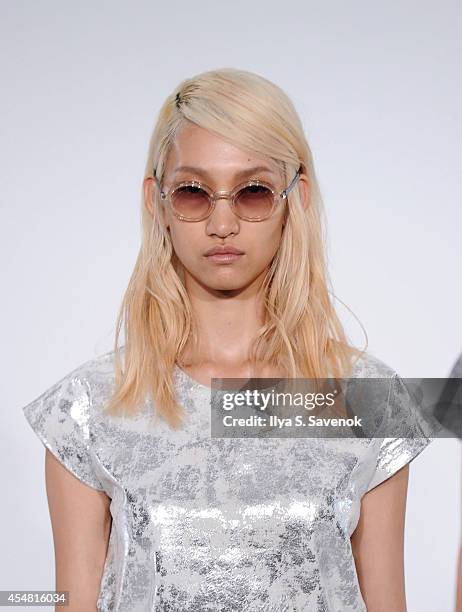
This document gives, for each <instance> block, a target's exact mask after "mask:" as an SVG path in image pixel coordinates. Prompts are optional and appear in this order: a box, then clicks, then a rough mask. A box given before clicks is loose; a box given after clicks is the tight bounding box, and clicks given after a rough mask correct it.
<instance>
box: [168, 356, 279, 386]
mask: <svg viewBox="0 0 462 612" xmlns="http://www.w3.org/2000/svg"><path fill="white" fill-rule="evenodd" d="M174 367H175V369H176V370H177V372H179V374H180V375H182V376H183V377H184V378H185V379H186V380H187V381H188V382H189V383H190V384H191V385H192V386H193V387H196V388H199V389H202V390H205V391H207V392H209V393H210V392H211V391H215V392H217V391H233V390H232V389H214V388H213V387H209V386H208V385H204V384H203V383H200V382H199V381H197V380H196V379H195V378H193V377H192V376H191V375H190V374H188V373H187V372H186V370H183V368H181V367H180V366H179V365H178V364H177V363H175V365H174ZM271 388H272V386H271V387H262V388H261V389H260V391H267V390H268V389H271ZM234 391H236V390H235V389H234Z"/></svg>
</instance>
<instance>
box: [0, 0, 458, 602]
mask: <svg viewBox="0 0 462 612" xmlns="http://www.w3.org/2000/svg"><path fill="white" fill-rule="evenodd" d="M0 7H1V8H0V11H1V15H0V17H1V19H0V23H1V26H0V28H1V31H0V39H1V45H2V52H1V54H0V62H1V68H2V85H3V87H2V95H1V97H0V111H1V112H0V122H1V126H2V138H1V144H0V168H1V173H0V176H1V213H2V215H1V219H2V223H1V226H2V233H3V237H2V240H1V242H0V249H1V251H2V252H1V257H2V264H3V265H2V268H3V274H2V278H3V283H2V285H3V292H2V293H3V299H2V302H1V308H2V320H3V322H4V331H3V338H4V340H3V346H4V351H3V353H2V355H1V374H2V379H3V382H2V396H3V397H2V399H3V409H2V413H1V414H2V423H1V428H0V430H1V434H0V435H1V461H0V470H1V477H2V482H3V491H4V495H3V496H2V499H3V502H2V504H1V506H0V513H1V516H0V521H1V524H2V526H3V529H2V531H3V533H2V544H3V546H2V553H1V560H0V589H3V590H6V589H52V588H54V586H53V575H54V564H53V545H52V535H51V528H50V523H49V515H48V507H47V502H46V496H45V488H44V479H43V478H44V461H43V458H44V449H43V447H42V446H41V444H40V442H39V440H38V439H37V438H36V437H35V435H34V434H33V432H32V430H31V429H30V427H29V425H28V424H27V423H26V421H25V419H24V417H23V414H22V412H21V407H22V406H24V405H25V404H26V403H28V402H29V401H31V400H32V399H34V398H35V397H37V395H38V394H39V393H41V392H42V391H44V390H45V389H46V388H48V387H49V386H51V385H52V384H53V383H54V382H56V381H57V380H58V379H60V378H61V377H62V376H64V374H66V373H68V372H69V371H70V370H71V369H73V368H74V367H76V366H77V365H79V364H80V363H83V362H84V361H86V360H87V359H89V358H91V357H93V356H95V355H97V354H100V353H101V352H103V351H106V350H109V349H110V348H112V337H113V333H114V322H115V317H116V314H117V311H118V308H119V305H120V301H121V298H122V293H123V291H124V289H125V287H126V284H127V282H128V278H129V275H130V273H131V270H132V268H133V266H134V263H135V258H136V254H137V250H138V246H139V240H140V195H141V181H142V178H143V170H144V164H145V157H146V153H147V148H148V138H149V135H150V132H151V129H152V127H153V125H154V121H155V119H156V114H157V112H158V110H159V107H160V105H161V104H162V103H163V101H164V99H165V97H166V96H167V95H168V94H169V93H170V92H171V91H172V89H173V87H175V85H176V84H177V83H178V82H179V81H180V80H182V79H183V78H185V77H188V76H191V75H193V74H196V73H198V72H202V71H203V70H208V69H212V68H219V67H222V66H233V67H240V68H244V69H247V70H252V71H254V72H257V73H259V74H261V75H262V76H265V77H267V78H269V79H270V80H273V81H274V82H275V83H277V84H278V85H280V86H281V87H282V88H283V89H284V90H285V91H286V92H287V93H288V94H289V95H290V96H291V97H292V99H293V101H294V103H295V105H296V107H297V109H298V111H299V113H300V115H301V117H302V121H303V124H304V126H305V129H306V133H307V136H308V139H309V143H310V145H311V148H312V151H313V154H314V159H315V167H316V168H317V172H318V178H319V181H320V184H321V189H322V193H323V196H324V200H325V206H326V210H327V219H328V238H329V241H328V256H329V265H330V271H331V276H332V279H333V283H334V289H335V293H336V295H337V296H338V297H339V298H340V299H341V300H342V301H343V302H345V303H346V304H347V305H348V307H349V308H351V309H352V310H353V312H354V313H355V315H356V316H357V317H359V319H360V320H361V322H362V324H363V325H364V326H365V328H366V330H367V333H368V336H369V350H370V351H371V352H373V353H374V354H376V355H377V356H378V357H380V358H381V359H382V360H384V361H385V362H387V363H388V364H389V365H391V366H392V367H394V368H395V369H396V370H397V371H398V372H399V373H400V374H401V375H402V376H409V377H444V376H446V375H448V373H449V371H450V369H451V367H452V364H453V362H454V360H455V359H456V357H457V355H458V353H459V352H460V351H461V350H462V329H461V312H460V304H461V297H462V296H461V291H462V290H461V284H460V269H461V266H460V263H459V262H460V227H461V221H462V215H461V208H460V207H461V201H462V188H461V182H460V166H461V155H460V143H461V139H462V129H461V127H462V124H461V118H460V109H461V107H462V95H461V87H462V78H461V71H460V65H461V59H462V58H461V55H462V54H461V46H462V44H461V36H460V31H461V18H462V8H461V5H460V3H459V4H458V3H456V2H455V1H454V2H449V1H448V0H442V1H441V2H439V3H438V4H436V3H434V2H433V3H429V2H422V1H418V2H417V1H415V2H410V1H409V0H399V1H398V0H393V1H390V2H386V3H378V2H375V3H371V2H366V1H364V0H362V1H357V2H354V1H350V2H348V3H347V2H340V1H338V2H322V3H320V2H313V1H307V0H304V1H300V2H294V1H292V0H286V1H285V2H274V1H272V0H271V1H268V0H266V1H264V2H263V1H255V2H252V3H249V2H244V1H242V0H235V1H234V2H233V3H227V2H215V3H212V2H203V1H195V2H178V1H170V2H168V3H166V4H165V6H164V5H163V4H161V3H160V2H159V3H154V2H152V1H151V2H148V1H132V2H130V3H128V2H121V1H114V0H111V1H109V0H99V1H98V2H89V1H88V0H86V1H83V0H81V1H80V2H74V3H70V2H66V3H64V2H60V1H58V0H56V1H50V0H42V1H41V2H33V1H29V2H27V1H20V0H15V2H8V0H3V1H1V2H0ZM338 308H339V314H340V315H341V317H342V319H343V320H344V322H345V324H346V326H347V329H348V331H349V333H350V336H351V338H352V339H353V340H354V341H355V342H356V343H357V344H359V345H361V344H362V342H363V337H362V334H361V330H360V328H359V326H358V324H357V323H356V321H355V320H354V318H353V317H352V316H351V314H349V313H348V310H346V309H345V308H344V307H343V306H342V305H341V304H340V303H339V306H338ZM460 456H461V445H460V442H459V441H457V440H438V441H436V442H433V444H432V445H430V447H429V448H428V449H426V450H425V451H424V452H423V454H422V455H421V456H419V457H418V458H417V459H416V460H415V462H413V463H412V465H411V475H410V485H409V498H408V509H407V516H406V590H407V597H408V611H409V612H434V611H435V610H438V611H448V612H449V611H451V610H452V606H453V599H454V588H455V569H456V553H457V545H458V539H459V532H460V527H459V519H460V516H461V508H460V500H459V498H460V494H459V491H460V481H461V463H460ZM15 609H18V608H15Z"/></svg>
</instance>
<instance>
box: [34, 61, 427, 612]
mask: <svg viewBox="0 0 462 612" xmlns="http://www.w3.org/2000/svg"><path fill="white" fill-rule="evenodd" d="M142 195H143V197H142V199H143V206H142V222H143V239H142V245H141V249H140V253H139V256H138V260H137V262H136V266H135V269H134V272H133V275H132V278H131V280H130V283H129V286H128V289H127V292H126V295H125V297H124V300H123V304H122V308H121V312H120V315H119V318H118V323H117V332H116V338H115V347H114V350H113V351H111V352H109V353H107V354H105V355H102V356H99V357H97V358H96V359H93V360H91V361H89V362H87V363H85V364H82V365H81V366H79V367H78V368H77V369H76V370H74V371H73V372H71V373H69V374H68V375H67V376H65V377H64V378H63V379H62V380H61V381H59V382H58V383H56V384H55V385H54V386H53V387H51V388H50V389H48V391H46V392H45V393H44V394H42V395H41V396H40V397H39V398H37V399H36V400H34V402H32V403H31V404H29V405H28V406H26V407H25V408H24V412H25V415H26V417H27V419H28V421H29V422H30V424H31V426H32V427H33V428H34V430H35V431H36V433H37V434H38V435H39V436H40V438H41V439H42V441H43V442H44V444H45V445H46V446H47V453H46V478H47V491H48V499H49V505H50V513H51V519H52V525H53V533H54V541H55V551H56V571H57V577H56V581H57V585H56V588H57V589H60V590H69V591H70V607H69V610H83V609H85V610H92V609H95V606H96V607H97V609H98V610H100V611H106V610H118V611H123V612H129V611H135V610H137V611H138V610H139V611H141V610H143V611H144V610H146V611H147V610H165V611H166V610H169V611H177V610H178V611H179V610H182V611H185V610H186V611H192V610H194V611H195V612H199V611H201V610H204V611H205V610H223V611H224V610H226V611H228V610H229V611H235V610H242V611H244V610H245V611H251V610H255V611H256V610H271V611H282V610H284V611H285V610H287V611H289V610H290V611H293V610H304V611H305V610H310V611H321V610H322V611H327V610H332V611H334V610H335V611H339V610H342V612H346V611H349V610H355V611H359V610H366V607H367V610H370V611H372V612H374V611H379V610H380V611H381V610H387V612H398V611H400V612H401V611H404V610H405V605H406V604H405V589H404V572H403V530H404V517H405V505H406V492H407V483H408V469H409V468H408V464H409V462H410V461H411V460H412V459H413V458H414V457H415V456H417V455H418V454H419V453H420V452H421V450H423V448H424V447H425V446H426V445H427V444H428V443H429V442H430V438H429V437H428V436H426V434H425V433H424V431H423V430H420V431H421V437H420V438H415V439H407V438H398V439H388V438H367V439H365V438H360V439H354V438H351V439H346V440H337V439H332V438H330V439H327V438H324V439H323V438H320V439H315V438H302V439H300V438H299V439H280V438H279V439H278V438H273V439H266V440H256V439H242V438H233V439H224V438H215V437H211V435H210V418H211V412H210V392H211V382H212V378H245V379H247V378H249V377H252V378H253V377H261V378H271V377H287V378H296V377H299V378H300V377H301V378H323V377H326V378H327V377H331V376H332V377H342V376H343V377H348V376H351V377H380V378H388V379H389V381H388V383H389V385H390V400H389V405H388V404H387V406H386V408H387V409H388V408H390V410H391V409H393V410H394V411H396V410H401V411H403V414H404V411H406V410H407V409H408V402H409V400H410V397H409V396H408V395H406V393H405V388H404V386H403V384H402V381H401V379H400V377H399V376H398V375H397V374H396V373H395V372H394V371H393V369H392V368H390V367H389V366H387V365H385V364H384V363H383V362H382V361H380V360H379V359H377V358H375V357H373V356H372V355H370V354H367V353H366V352H365V351H362V352H361V351H359V350H358V349H355V348H354V347H352V346H350V345H349V343H348V341H347V339H346V336H345V333H344V331H343V329H342V326H341V324H340V321H339V319H338V318H337V316H336V313H335V310H334V308H333V305H332V303H331V298H330V292H329V290H328V280H327V271H326V265H325V254H324V250H323V249H324V247H323V235H322V225H321V214H322V208H321V198H320V194H319V190H318V184H317V181H316V177H315V172H314V168H313V161H312V157H311V152H310V149H309V146H308V143H307V141H306V138H305V136H304V133H303V128H302V125H301V122H300V119H299V117H298V115H297V113H296V111H295V109H294V107H293V105H292V103H291V101H290V100H289V99H288V97H287V96H286V95H285V94H284V93H283V91H281V89H279V88H278V87H277V86H276V85H274V84H273V83H271V82H269V81H268V80H266V79H264V78H262V77H260V76H257V75H255V74H252V73H250V72H246V71H243V70H235V69H221V70H214V71H210V72H205V73H203V74H200V75H197V76H195V77H193V78H191V79H187V80H185V81H183V82H182V83H181V84H180V85H179V87H178V88H176V89H175V91H174V93H173V94H172V95H170V96H169V97H168V98H167V100H166V102H165V103H164V105H163V107H162V109H161V111H160V114H159V117H158V120H157V124H156V126H155V129H154V132H153V135H152V139H151V144H150V150H149V155H148V161H147V165H146V172H145V179H144V182H143V194H142ZM230 250H232V252H233V253H234V255H232V256H231V255H230V254H229V253H228V255H226V254H225V251H226V252H228V251H230ZM216 251H218V254H216ZM214 252H215V254H213V253H214ZM220 252H221V254H220ZM122 323H124V332H125V342H124V345H123V347H119V343H118V338H119V334H120V330H121V327H122ZM153 415H154V418H153ZM63 466H64V467H63ZM75 477H76V478H75ZM378 485H380V486H378Z"/></svg>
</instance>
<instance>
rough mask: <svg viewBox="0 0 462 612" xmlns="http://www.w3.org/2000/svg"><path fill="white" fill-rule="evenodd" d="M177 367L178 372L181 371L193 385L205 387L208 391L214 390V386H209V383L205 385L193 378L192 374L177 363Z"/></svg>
mask: <svg viewBox="0 0 462 612" xmlns="http://www.w3.org/2000/svg"><path fill="white" fill-rule="evenodd" d="M175 369H176V370H177V372H179V374H180V375H182V376H183V377H184V378H186V380H187V381H188V382H189V383H190V384H191V385H192V386H193V387H198V388H200V389H205V390H206V391H212V387H209V386H208V385H204V384H202V383H200V382H199V381H197V380H196V379H195V378H192V376H190V375H189V374H188V373H187V372H186V370H183V368H180V366H179V365H178V364H177V363H175Z"/></svg>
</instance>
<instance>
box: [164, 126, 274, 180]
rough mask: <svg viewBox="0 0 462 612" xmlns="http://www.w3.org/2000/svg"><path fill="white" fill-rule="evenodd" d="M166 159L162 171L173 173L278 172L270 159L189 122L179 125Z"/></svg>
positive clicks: (240, 174) (243, 174)
mask: <svg viewBox="0 0 462 612" xmlns="http://www.w3.org/2000/svg"><path fill="white" fill-rule="evenodd" d="M166 161H167V163H166V168H165V174H166V175H168V176H172V177H176V176H179V175H181V174H183V175H184V174H192V173H194V174H202V175H203V176H204V177H212V176H215V177H218V178H225V177H230V176H233V177H235V178H243V179H245V178H246V177H247V175H248V172H249V171H250V170H252V169H254V171H255V172H257V173H258V174H262V175H263V174H264V175H265V176H266V177H267V178H273V179H274V178H279V177H280V176H281V171H280V168H279V166H278V164H277V163H276V162H275V161H274V160H273V159H271V158H269V157H262V156H259V155H255V154H254V153H250V152H248V151H245V150H243V149H241V148H239V147H238V146H236V145H234V144H233V143H230V142H228V141H226V140H224V139H223V138H221V137H220V136H217V135H216V134H213V133H212V132H210V131H208V130H206V129H204V128H202V127H200V126H198V125H195V124H193V123H191V122H186V123H185V124H183V126H182V127H181V128H180V130H179V132H178V134H177V135H176V138H175V140H174V142H173V143H172V147H171V149H170V152H169V155H168V157H167V160H166ZM246 172H247V175H246Z"/></svg>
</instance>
